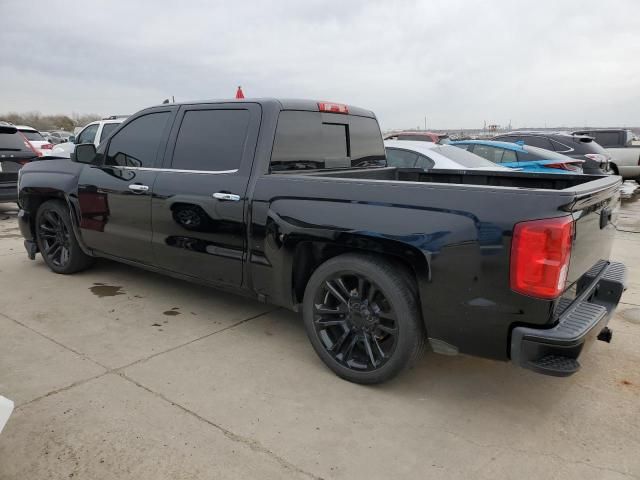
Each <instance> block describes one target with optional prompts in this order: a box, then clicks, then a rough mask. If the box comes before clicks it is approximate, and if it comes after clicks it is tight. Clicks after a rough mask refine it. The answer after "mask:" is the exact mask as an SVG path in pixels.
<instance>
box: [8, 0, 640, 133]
mask: <svg viewBox="0 0 640 480" xmlns="http://www.w3.org/2000/svg"><path fill="white" fill-rule="evenodd" d="M51 10H52V6H51V4H50V3H45V2H34V1H31V2H28V1H24V2H2V3H0V17H2V18H4V19H11V21H10V22H5V23H3V29H2V33H0V35H1V37H0V38H1V39H2V43H3V45H5V46H6V45H14V46H15V48H6V47H5V48H3V49H2V50H1V51H0V78H2V79H3V80H2V85H3V87H2V89H1V90H0V110H2V111H8V110H17V111H29V110H39V111H41V112H43V113H57V112H72V111H75V112H80V113H88V112H97V113H102V114H111V113H132V112H134V111H136V110H138V109H140V108H143V107H146V106H149V105H153V104H157V103H160V102H161V101H162V100H163V99H164V98H167V97H168V96H171V95H174V96H175V97H176V100H179V101H182V100H194V99H206V98H226V97H231V96H233V94H234V93H235V88H236V86H237V85H238V84H241V85H242V86H243V88H244V90H245V94H246V95H247V96H254V97H270V96H276V97H305V98H318V99H328V100H334V101H342V102H347V103H351V104H354V105H358V106H363V107H366V108H369V109H372V110H374V111H375V112H376V113H377V114H378V117H379V119H380V122H381V124H382V126H383V127H384V128H405V127H415V126H417V125H422V124H423V123H424V117H425V116H426V117H427V123H428V125H429V126H430V127H432V128H451V129H454V128H459V127H474V126H475V127H477V126H481V125H482V123H483V122H484V121H485V120H486V121H487V122H489V123H498V124H507V123H508V122H509V120H511V121H512V123H513V124H514V125H516V126H525V125H528V126H535V125H538V126H541V125H543V124H544V123H546V124H548V125H560V124H566V125H582V124H584V123H585V122H586V123H589V124H591V125H632V124H633V125H640V118H639V117H640V113H639V112H640V81H639V80H638V79H640V66H639V65H638V64H637V62H635V59H636V58H638V57H639V55H640V34H638V33H637V32H638V28H637V22H635V15H634V14H635V12H636V11H637V10H638V8H637V6H636V3H635V2H634V1H633V0H628V1H623V0H620V1H616V2H611V3H607V4H606V7H605V6H604V4H603V3H602V2H601V1H597V0H591V1H588V0H585V1H573V0H571V1H563V2H551V1H546V0H545V1H539V2H535V3H532V2H525V1H520V0H518V1H512V2H498V1H494V2H491V1H488V2H474V1H461V0H459V1H451V0H450V1H440V0H438V1H430V2H420V1H415V2H411V1H390V0H387V1H385V2H382V1H348V2H347V1H338V0H327V1H317V0H313V1H305V2H298V1H271V2H257V1H256V2H249V1H245V2H242V3H240V2H237V3H229V2H209V1H188V2H180V3H177V2H175V1H165V0H159V1H142V2H138V1H136V2H132V1H130V0H129V1H121V0H111V1H106V0H97V1H94V2H91V4H80V3H78V2H72V1H59V2H57V3H56V5H55V9H54V11H53V12H52V11H51ZM38 12H40V13H41V14H42V17H44V18H47V21H46V22H40V21H38V22H36V23H34V21H33V18H34V15H36V16H38V15H40V13H38Z"/></svg>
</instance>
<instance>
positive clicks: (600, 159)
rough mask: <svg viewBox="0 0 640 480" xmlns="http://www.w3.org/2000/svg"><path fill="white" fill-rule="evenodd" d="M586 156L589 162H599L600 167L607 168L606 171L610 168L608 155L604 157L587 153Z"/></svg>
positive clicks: (599, 154)
mask: <svg viewBox="0 0 640 480" xmlns="http://www.w3.org/2000/svg"><path fill="white" fill-rule="evenodd" d="M584 156H585V157H587V158H588V159H589V160H593V161H594V162H598V163H599V164H600V166H601V167H605V169H606V168H608V167H609V157H607V156H606V155H602V154H601V153H585V154H584Z"/></svg>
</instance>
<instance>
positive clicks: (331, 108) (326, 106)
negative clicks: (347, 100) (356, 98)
mask: <svg viewBox="0 0 640 480" xmlns="http://www.w3.org/2000/svg"><path fill="white" fill-rule="evenodd" d="M318 110H320V111H321V112H329V113H349V107H347V106H346V105H343V104H341V103H329V102H318Z"/></svg>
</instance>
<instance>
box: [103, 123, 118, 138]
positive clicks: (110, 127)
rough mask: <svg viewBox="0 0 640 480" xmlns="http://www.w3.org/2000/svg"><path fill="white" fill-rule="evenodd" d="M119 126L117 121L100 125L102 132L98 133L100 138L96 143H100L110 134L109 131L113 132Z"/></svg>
mask: <svg viewBox="0 0 640 480" xmlns="http://www.w3.org/2000/svg"><path fill="white" fill-rule="evenodd" d="M119 126H120V124H119V123H105V124H104V125H103V126H102V133H100V140H99V141H98V143H101V142H102V141H103V140H104V139H105V138H107V137H108V136H109V135H111V132H113V131H114V130H115V129H116V128H118V127H119Z"/></svg>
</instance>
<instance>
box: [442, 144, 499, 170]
mask: <svg viewBox="0 0 640 480" xmlns="http://www.w3.org/2000/svg"><path fill="white" fill-rule="evenodd" d="M478 146H479V145H476V146H475V148H474V149H473V151H474V152H475V151H476V148H478ZM432 151H434V152H437V153H439V154H440V155H444V156H445V157H447V158H448V159H449V160H453V161H454V162H456V163H459V164H460V165H462V166H463V167H467V168H483V167H487V168H491V167H494V164H493V163H492V162H490V161H489V160H486V159H484V158H482V157H480V156H478V155H476V154H475V153H471V152H467V151H466V150H462V149H460V148H458V147H454V146H453V145H440V146H437V147H435V148H433V149H432Z"/></svg>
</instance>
